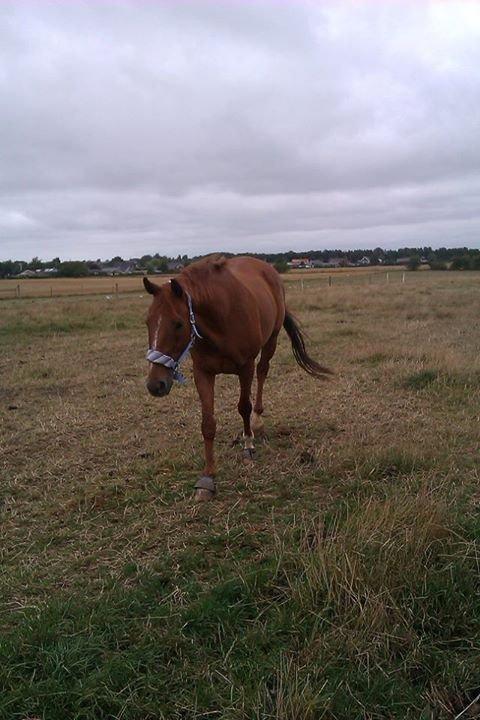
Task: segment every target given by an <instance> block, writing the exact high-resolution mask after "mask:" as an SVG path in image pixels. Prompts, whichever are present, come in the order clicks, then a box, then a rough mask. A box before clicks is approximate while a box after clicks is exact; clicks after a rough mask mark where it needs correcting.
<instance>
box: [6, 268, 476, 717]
mask: <svg viewBox="0 0 480 720" xmlns="http://www.w3.org/2000/svg"><path fill="white" fill-rule="evenodd" d="M287 286H288V290H287V295H288V302H289V306H290V308H291V309H292V310H293V311H294V312H295V313H296V314H297V315H298V316H299V318H300V319H301V320H302V322H303V324H304V327H305V328H306V329H307V330H308V332H309V334H310V338H311V341H310V349H311V353H312V355H313V356H314V357H317V358H318V359H319V360H320V361H321V362H322V363H324V364H327V365H329V366H330V367H332V368H334V369H335V370H336V372H337V376H336V378H335V379H334V380H333V381H331V382H326V383H318V382H316V381H314V380H313V379H311V378H309V377H308V376H306V375H305V374H303V373H302V372H301V371H300V369H298V368H297V366H296V365H295V363H294V361H293V357H292V354H291V351H290V348H289V343H288V339H287V337H286V335H285V334H284V335H283V337H282V340H281V343H280V347H279V350H278V352H277V354H276V356H275V358H274V361H273V363H272V369H271V373H270V376H269V380H268V381H267V386H266V410H265V421H266V425H267V430H268V439H267V440H266V441H265V442H258V443H257V460H256V462H255V464H254V465H253V466H248V467H245V466H243V465H241V464H240V462H239V459H240V449H239V448H238V447H237V446H234V445H232V439H233V438H234V437H235V436H236V435H237V433H238V432H239V430H240V427H241V423H240V417H239V416H238V415H237V413H236V409H235V407H236V402H237V381H236V379H235V378H231V377H220V378H219V379H218V382H217V400H216V410H217V412H216V414H217V419H218V435H217V455H218V461H219V469H220V472H219V476H218V486H219V495H218V499H217V500H216V501H214V502H212V503H210V504H208V505H205V506H203V505H202V506H195V505H194V504H193V503H192V501H191V498H192V487H193V483H194V479H195V477H196V475H197V473H198V471H199V470H200V468H201V464H202V442H201V436H200V422H199V418H200V410H199V403H198V401H197V398H196V394H195V390H194V386H193V383H192V382H190V383H189V384H188V385H187V386H185V387H176V388H175V389H174V390H173V391H172V394H171V396H170V397H169V398H168V399H166V400H164V401H159V400H155V399H154V398H151V397H149V396H148V395H147V393H146V391H145V389H144V384H143V383H144V376H145V372H146V367H145V361H144V351H145V344H146V332H145V329H144V327H143V326H142V320H143V315H144V313H145V310H146V307H147V304H148V298H147V297H146V296H143V297H142V296H141V295H140V294H132V295H120V296H119V297H116V298H110V299H107V298H106V297H104V296H98V297H82V298H53V299H49V298H46V299H37V300H29V299H23V300H22V299H20V300H11V301H10V300H6V301H3V302H1V303H0V432H1V436H0V470H1V485H0V513H1V525H0V533H1V538H0V553H1V563H2V573H1V576H0V593H1V605H0V623H1V628H0V688H1V692H0V718H1V719H2V720H4V719H5V720H12V719H14V718H16V719H20V718H22V719H25V718H42V719H43V718H44V719H45V720H47V719H48V720H65V718H79V719H80V718H81V719H82V720H99V719H102V718H118V719H120V718H121V719H122V720H147V718H148V719H151V720H154V719H155V720H157V719H160V718H165V719H166V720H171V719H172V720H180V719H182V720H193V718H221V719H222V720H240V719H242V718H248V719H254V718H255V719H257V720H266V719H267V718H275V719H277V720H316V719H317V718H325V719H339V720H355V719H358V720H360V719H366V718H371V719H372V720H373V718H375V719H378V718H389V719H393V718H398V719H399V720H400V719H402V720H404V719H410V718H411V719H412V720H413V718H415V719H416V720H417V719H418V718H423V719H424V720H427V719H430V718H432V719H433V718H438V719H441V718H453V717H454V716H455V713H459V712H460V711H461V710H463V709H464V708H465V707H466V706H467V705H468V704H469V703H470V702H471V701H473V700H474V698H475V697H476V695H478V694H479V693H480V663H479V652H480V647H479V638H480V595H479V587H480V584H479V556H478V541H479V538H480V521H479V504H480V491H479V401H480V359H479V358H480V323H479V321H478V318H479V317H480V275H479V274H477V273H468V274H467V273H465V274H462V273H458V274H457V273H451V272H449V273H437V274H434V273H431V272H425V273H416V274H415V273H411V274H409V275H408V278H407V282H406V283H405V285H402V284H400V283H398V282H396V283H390V284H388V285H387V284H385V283H382V284H377V285H370V284H361V283H358V284H350V285H349V284H348V283H344V284H338V286H335V285H334V286H333V287H331V288H327V287H325V284H324V283H323V282H322V283H321V284H320V282H318V283H317V282H315V281H312V282H309V283H305V287H304V289H303V291H302V290H301V289H300V288H299V287H298V284H297V283H291V282H290V283H287ZM478 712H479V706H478V704H475V703H474V704H473V705H472V707H471V708H470V710H469V711H467V713H465V714H464V715H463V717H465V718H467V717H470V718H471V717H477V716H478Z"/></svg>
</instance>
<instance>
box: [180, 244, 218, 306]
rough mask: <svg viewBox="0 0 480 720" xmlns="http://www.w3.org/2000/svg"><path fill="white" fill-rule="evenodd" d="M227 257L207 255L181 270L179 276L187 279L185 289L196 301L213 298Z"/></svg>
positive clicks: (206, 300) (205, 300) (201, 301)
mask: <svg viewBox="0 0 480 720" xmlns="http://www.w3.org/2000/svg"><path fill="white" fill-rule="evenodd" d="M226 263H227V258H226V257H225V256H224V255H219V254H215V255H209V256H208V257H205V258H202V260H197V262H194V263H192V264H191V265H188V266H187V267H186V268H185V269H184V270H182V273H181V277H182V279H183V278H185V280H186V281H187V282H186V284H187V289H188V290H189V291H190V294H191V295H192V297H193V298H195V300H196V302H197V303H198V302H200V303H203V302H208V301H209V300H211V299H213V300H214V299H215V290H216V288H217V287H218V279H219V277H220V274H222V275H223V273H224V272H225V271H226Z"/></svg>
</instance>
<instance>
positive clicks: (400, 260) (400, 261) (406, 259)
mask: <svg viewBox="0 0 480 720" xmlns="http://www.w3.org/2000/svg"><path fill="white" fill-rule="evenodd" d="M409 260H410V258H409V257H399V258H397V259H396V260H395V265H408V263H409Z"/></svg>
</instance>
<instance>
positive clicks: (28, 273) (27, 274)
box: [15, 270, 38, 278]
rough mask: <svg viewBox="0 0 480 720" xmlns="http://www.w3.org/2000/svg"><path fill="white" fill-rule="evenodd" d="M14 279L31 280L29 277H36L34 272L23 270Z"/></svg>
mask: <svg viewBox="0 0 480 720" xmlns="http://www.w3.org/2000/svg"><path fill="white" fill-rule="evenodd" d="M15 277H17V278H31V277H38V275H37V273H36V272H35V270H24V271H23V272H21V273H18V275H16V276H15Z"/></svg>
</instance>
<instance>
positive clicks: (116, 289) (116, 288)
mask: <svg viewBox="0 0 480 720" xmlns="http://www.w3.org/2000/svg"><path fill="white" fill-rule="evenodd" d="M115 295H116V296H117V297H118V282H116V283H115Z"/></svg>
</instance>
